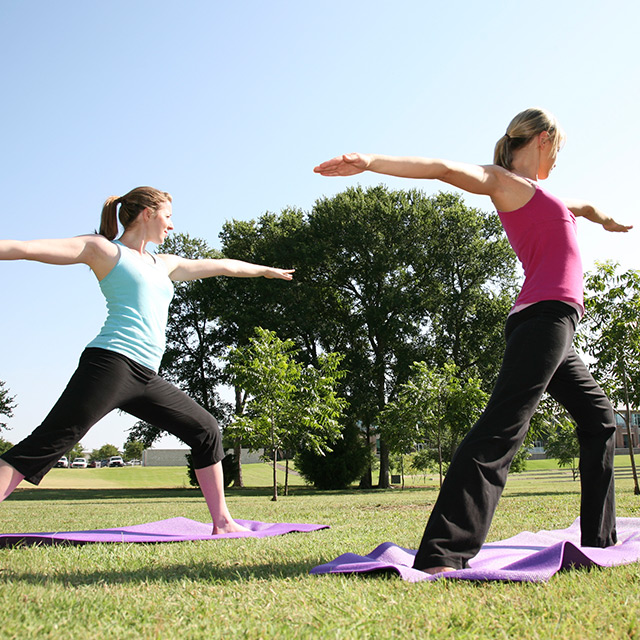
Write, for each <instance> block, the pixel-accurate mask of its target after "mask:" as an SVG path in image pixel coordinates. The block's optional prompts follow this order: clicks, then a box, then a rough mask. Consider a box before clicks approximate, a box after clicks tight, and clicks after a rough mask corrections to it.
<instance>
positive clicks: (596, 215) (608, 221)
mask: <svg viewBox="0 0 640 640" xmlns="http://www.w3.org/2000/svg"><path fill="white" fill-rule="evenodd" d="M564 203H565V205H567V209H569V211H571V213H573V215H574V216H580V217H583V218H586V219H587V220H590V221H591V222H595V223H597V224H601V225H602V226H603V227H604V228H605V229H606V230H607V231H613V232H619V233H626V232H627V231H629V229H633V225H632V224H620V223H619V222H616V221H615V220H614V219H613V218H612V217H611V216H608V215H607V214H605V213H603V212H602V211H600V209H597V208H596V207H594V206H593V205H592V204H589V203H587V202H581V201H578V200H565V201H564Z"/></svg>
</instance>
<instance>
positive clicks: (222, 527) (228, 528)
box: [212, 520, 251, 536]
mask: <svg viewBox="0 0 640 640" xmlns="http://www.w3.org/2000/svg"><path fill="white" fill-rule="evenodd" d="M245 531H247V532H248V531H251V529H247V527H243V526H242V525H241V524H238V523H237V522H236V521H235V520H227V521H226V522H224V523H222V524H219V525H215V524H214V525H213V533H212V535H214V536H217V535H220V534H222V533H242V532H245Z"/></svg>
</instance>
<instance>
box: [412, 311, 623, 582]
mask: <svg viewBox="0 0 640 640" xmlns="http://www.w3.org/2000/svg"><path fill="white" fill-rule="evenodd" d="M577 322H578V314H577V312H576V311H575V309H573V308H572V307H571V306H569V305H567V304H564V303H563V302H557V301H547V302H539V303H537V304H535V305H532V306H530V307H527V308H525V309H523V310H522V311H520V312H518V313H515V314H513V315H511V316H510V317H509V318H508V320H507V324H506V328H505V333H506V338H507V346H506V351H505V354H504V359H503V362H502V368H501V370H500V374H499V376H498V380H497V382H496V385H495V387H494V389H493V393H492V395H491V398H490V400H489V403H488V404H487V407H486V409H485V411H484V413H483V414H482V416H481V417H480V419H479V420H478V422H477V423H476V424H475V425H474V427H473V428H472V429H471V430H470V431H469V433H468V434H467V436H466V437H465V439H464V440H463V441H462V443H461V444H460V447H459V448H458V450H457V451H456V453H455V455H454V457H453V460H452V462H451V466H450V467H449V471H448V472H447V475H446V477H445V480H444V482H443V485H442V489H441V491H440V494H439V496H438V499H437V501H436V504H435V505H434V507H433V511H432V512H431V516H430V518H429V521H428V522H427V527H426V529H425V532H424V536H423V538H422V542H421V544H420V548H419V550H418V553H417V555H416V558H415V563H414V567H415V568H416V569H421V570H423V569H428V568H431V567H437V566H447V567H452V568H454V569H461V568H464V567H465V566H467V561H468V560H469V559H470V558H472V557H473V556H475V555H476V554H477V553H478V551H479V550H480V547H481V546H482V544H483V542H484V541H485V539H486V536H487V533H488V531H489V526H490V525H491V520H492V518H493V514H494V511H495V509H496V506H497V503H498V500H499V498H500V496H501V494H502V490H503V488H504V485H505V483H506V480H507V473H508V471H509V466H510V465H511V462H512V460H513V457H514V456H515V454H516V453H517V451H518V449H519V448H520V446H521V445H522V442H523V441H524V438H525V435H526V433H527V430H528V429H529V420H530V419H531V416H532V415H533V413H534V412H535V410H536V408H537V406H538V403H539V402H540V399H541V398H542V395H543V394H544V392H545V391H548V392H549V394H550V395H551V396H552V397H553V398H555V399H556V400H557V401H558V402H560V403H561V404H562V405H563V406H564V407H565V408H566V409H567V411H568V412H569V413H570V414H571V416H572V417H573V419H574V420H575V421H576V424H577V435H578V440H579V443H580V483H581V492H582V498H581V506H580V526H581V534H582V545H583V546H592V547H606V546H609V545H612V544H615V542H616V530H615V499H614V480H613V456H614V437H615V421H614V415H613V409H612V407H611V404H610V403H609V400H608V399H607V397H606V396H605V394H604V392H603V391H602V390H601V389H600V387H599V386H598V385H597V384H596V382H595V381H594V379H593V377H592V376H591V374H590V373H589V371H588V369H587V367H586V366H585V365H584V363H583V362H582V360H581V359H580V358H579V356H578V355H577V354H576V352H575V351H574V349H573V347H572V346H571V343H572V341H573V335H574V332H575V328H576V325H577Z"/></svg>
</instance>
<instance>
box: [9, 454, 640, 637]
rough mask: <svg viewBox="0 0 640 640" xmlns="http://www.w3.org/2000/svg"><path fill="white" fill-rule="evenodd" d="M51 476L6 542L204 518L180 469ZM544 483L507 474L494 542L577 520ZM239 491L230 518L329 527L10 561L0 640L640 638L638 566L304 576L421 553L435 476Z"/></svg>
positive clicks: (31, 494) (258, 484)
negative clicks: (549, 574)
mask: <svg viewBox="0 0 640 640" xmlns="http://www.w3.org/2000/svg"><path fill="white" fill-rule="evenodd" d="M54 471H55V473H54V472H52V473H51V474H50V475H49V476H48V477H47V484H48V486H47V485H44V486H42V487H40V488H37V489H32V488H26V489H19V490H17V491H16V492H15V493H14V494H13V495H12V496H11V497H10V498H9V499H8V500H7V501H6V502H5V503H4V504H3V505H2V506H0V512H1V513H2V525H1V527H2V531H5V532H10V531H26V530H29V531H36V530H40V531H50V530H65V529H85V528H98V527H113V526H117V525H123V524H136V523H140V522H146V521H150V520H158V519H162V518H170V517H175V516H185V517H188V518H192V519H194V520H200V521H202V522H208V521H209V517H208V512H207V510H206V507H205V505H204V502H203V500H202V498H201V496H200V494H199V492H198V491H197V490H195V489H191V488H186V486H187V482H186V480H185V478H186V474H185V471H184V469H174V468H165V469H153V468H151V469H142V468H139V467H135V468H125V469H95V470H94V469H91V470H86V472H85V470H77V471H75V470H74V471H67V470H62V469H60V470H54ZM543 471H544V470H536V469H534V470H530V471H529V472H527V473H525V474H520V475H514V476H512V477H510V479H509V482H508V484H507V488H506V490H505V494H504V496H503V499H502V501H501V502H500V504H499V506H498V511H497V513H496V516H495V518H494V522H493V525H492V528H491V531H490V533H489V539H490V540H496V539H500V538H505V537H508V536H511V535H514V534H515V533H517V532H519V531H522V530H533V531H536V530H539V529H543V528H544V529H547V528H557V527H566V526H568V525H569V524H570V523H571V522H572V521H573V520H574V519H575V517H576V516H577V513H578V502H579V487H578V483H577V482H574V481H572V480H571V476H570V472H568V471H566V470H563V471H560V472H558V471H557V470H553V469H551V470H549V471H548V472H546V473H544V472H543ZM98 472H101V473H98ZM146 472H149V474H147V473H146ZM151 472H153V474H156V475H155V476H154V477H152V474H151ZM85 473H86V475H85ZM81 474H82V475H81ZM617 475H620V477H619V479H618V482H617V499H618V515H620V516H634V517H640V497H638V496H634V495H633V488H632V484H631V480H630V478H629V477H628V475H627V474H626V473H625V470H624V469H621V470H620V473H619V474H617ZM183 476H184V478H183ZM73 478H75V480H73ZM245 480H246V482H247V485H252V486H250V487H249V488H246V489H242V490H234V489H231V490H229V491H228V502H229V505H230V509H231V512H232V514H234V515H235V516H236V517H238V518H246V519H253V520H263V521H272V522H275V521H281V522H282V521H287V522H317V523H324V524H329V525H331V529H329V530H323V531H317V532H314V533H310V534H290V535H287V536H281V537H274V538H265V539H261V540H259V539H244V540H228V541H227V540H222V541H208V542H196V543H172V544H166V545H134V544H127V545H124V544H114V545H106V544H99V545H87V546H84V547H66V548H65V547H27V548H14V549H2V550H0V638H3V639H4V638H20V639H23V638H36V637H37V638H68V637H72V638H75V637H84V636H85V635H88V636H94V635H95V636H98V637H101V638H116V637H117V638H223V637H225V638H345V639H350V638H353V639H360V638H383V639H386V638H456V639H458V638H545V639H546V638H563V640H564V639H567V638H580V639H585V638H598V639H599V638H640V622H639V621H638V620H639V618H640V616H638V603H639V602H640V565H630V566H626V567H616V568H612V569H605V570H591V571H585V570H579V571H570V572H566V573H563V574H559V575H557V576H555V577H554V578H552V580H551V581H550V582H548V583H545V584H538V585H532V584H500V583H478V584H469V583H455V582H446V581H442V582H436V583H429V584H424V583H423V584H407V583H405V582H403V581H402V580H400V579H398V578H395V577H383V576H379V577H366V578H365V577H357V576H315V577H314V576H310V575H309V573H308V572H309V570H310V569H311V568H312V567H313V566H315V565H317V564H320V563H323V562H326V561H328V560H331V559H333V558H335V557H336V556H338V555H340V554H341V553H345V552H347V551H351V552H355V553H362V554H364V553H368V552H369V551H371V550H372V549H373V548H374V547H376V546H377V545H378V544H380V543H381V542H384V541H387V540H392V541H393V542H395V543H397V544H399V545H401V546H405V547H408V548H415V547H416V545H417V544H418V542H419V539H420V537H421V535H422V530H423V527H424V523H425V520H426V517H427V515H428V512H429V508H430V505H431V504H433V501H434V499H435V497H436V495H437V486H436V483H433V482H432V481H431V480H429V482H430V484H427V485H426V486H424V487H419V488H411V489H404V490H400V489H392V490H388V491H375V490H374V491H357V490H349V491H340V492H322V493H320V492H316V491H313V490H311V489H309V488H307V487H304V486H302V485H301V484H300V481H299V479H296V481H297V483H298V484H297V486H294V487H293V490H292V495H291V496H289V497H286V498H285V497H282V498H281V499H280V500H278V502H275V503H274V502H272V501H271V500H270V499H269V498H270V492H269V488H268V483H269V481H270V470H269V468H268V467H266V466H265V465H247V466H246V467H245ZM64 482H67V483H68V484H67V485H66V486H62V485H63V484H64ZM73 482H75V483H76V486H71V485H72V484H73ZM436 482H437V479H436ZM77 483H80V485H81V486H77ZM90 483H93V484H91V486H89V484H90ZM43 484H44V483H43Z"/></svg>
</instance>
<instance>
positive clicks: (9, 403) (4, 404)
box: [0, 380, 17, 429]
mask: <svg viewBox="0 0 640 640" xmlns="http://www.w3.org/2000/svg"><path fill="white" fill-rule="evenodd" d="M16 406H17V405H16V403H15V396H10V395H9V389H7V388H6V382H4V381H3V380H0V416H6V417H7V418H12V417H13V410H14V409H15V408H16ZM6 428H7V423H6V422H0V429H6Z"/></svg>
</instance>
